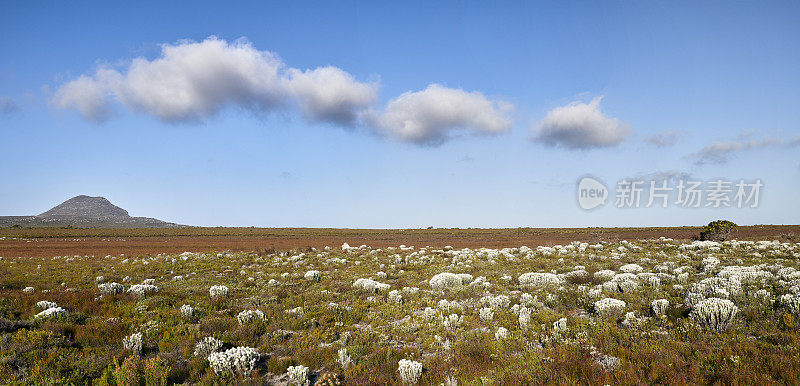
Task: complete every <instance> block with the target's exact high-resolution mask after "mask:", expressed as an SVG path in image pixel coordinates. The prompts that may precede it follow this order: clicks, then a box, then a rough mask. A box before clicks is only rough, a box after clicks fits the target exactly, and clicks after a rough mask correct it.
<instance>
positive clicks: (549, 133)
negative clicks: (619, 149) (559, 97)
mask: <svg viewBox="0 0 800 386" xmlns="http://www.w3.org/2000/svg"><path fill="white" fill-rule="evenodd" d="M601 100H602V97H597V98H594V99H592V101H591V102H589V103H588V104H586V103H581V102H572V103H570V104H568V105H566V106H561V107H556V108H555V109H553V110H550V111H549V112H548V113H547V115H545V117H544V119H543V120H542V121H541V122H540V124H539V127H538V129H537V130H536V131H535V133H534V140H535V141H536V142H540V143H542V144H545V145H547V146H552V147H563V148H566V149H571V150H576V149H582V150H585V149H592V148H601V147H611V146H616V145H618V144H619V143H620V142H622V141H623V140H624V139H625V138H626V137H628V135H630V134H631V129H630V127H629V126H628V125H627V124H625V123H623V122H620V121H619V120H618V119H616V118H611V117H608V116H605V115H603V113H602V111H600V101H601Z"/></svg>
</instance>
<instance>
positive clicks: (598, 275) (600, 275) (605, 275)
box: [594, 269, 617, 282]
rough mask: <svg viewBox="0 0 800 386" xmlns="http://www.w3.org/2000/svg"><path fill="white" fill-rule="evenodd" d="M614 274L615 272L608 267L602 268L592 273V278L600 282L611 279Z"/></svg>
mask: <svg viewBox="0 0 800 386" xmlns="http://www.w3.org/2000/svg"><path fill="white" fill-rule="evenodd" d="M616 274H617V273H616V272H614V271H612V270H610V269H602V270H600V271H597V272H595V273H594V278H595V279H597V280H599V281H601V282H606V281H609V280H611V279H612V278H613V277H614V276H615V275H616Z"/></svg>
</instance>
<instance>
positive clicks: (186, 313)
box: [181, 304, 194, 319]
mask: <svg viewBox="0 0 800 386" xmlns="http://www.w3.org/2000/svg"><path fill="white" fill-rule="evenodd" d="M181 317H182V318H184V319H191V318H192V317H194V308H192V306H190V305H188V304H184V305H182V306H181Z"/></svg>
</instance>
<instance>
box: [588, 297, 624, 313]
mask: <svg viewBox="0 0 800 386" xmlns="http://www.w3.org/2000/svg"><path fill="white" fill-rule="evenodd" d="M594 310H595V312H597V314H599V315H600V316H619V315H621V314H622V313H623V312H625V302H624V301H622V300H619V299H614V298H605V299H601V300H598V301H596V302H594Z"/></svg>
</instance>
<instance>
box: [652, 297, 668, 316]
mask: <svg viewBox="0 0 800 386" xmlns="http://www.w3.org/2000/svg"><path fill="white" fill-rule="evenodd" d="M650 308H651V309H652V310H653V313H654V314H655V315H656V316H664V315H666V313H667V309H668V308H669V300H667V299H657V300H653V301H652V302H650Z"/></svg>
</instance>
